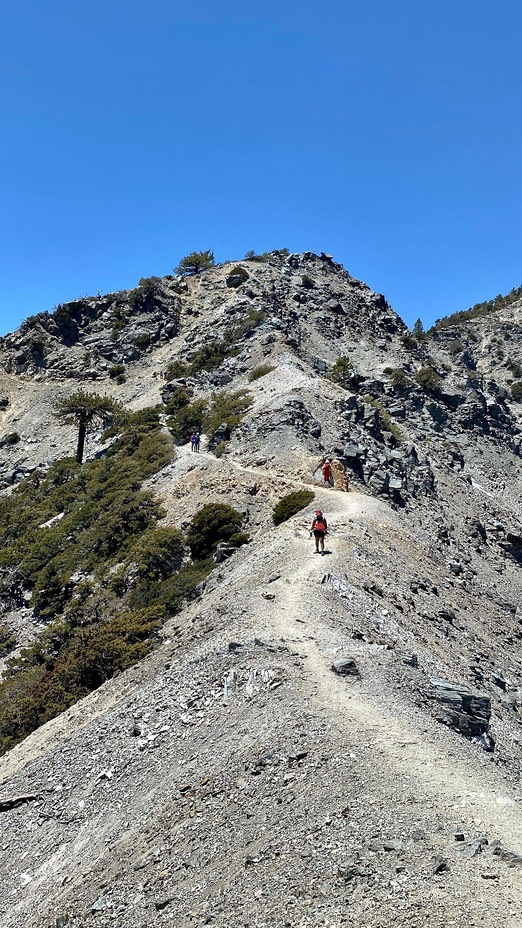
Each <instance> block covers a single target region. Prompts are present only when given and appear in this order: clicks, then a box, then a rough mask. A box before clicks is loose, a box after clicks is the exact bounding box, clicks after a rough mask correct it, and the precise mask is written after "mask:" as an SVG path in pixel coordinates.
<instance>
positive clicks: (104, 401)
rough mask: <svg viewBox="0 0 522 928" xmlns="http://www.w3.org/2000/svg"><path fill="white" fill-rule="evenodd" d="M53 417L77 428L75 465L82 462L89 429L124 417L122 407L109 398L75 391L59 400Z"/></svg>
mask: <svg viewBox="0 0 522 928" xmlns="http://www.w3.org/2000/svg"><path fill="white" fill-rule="evenodd" d="M54 415H55V416H56V418H57V419H59V420H60V421H61V422H63V423H65V424H66V425H75V426H77V428H78V442H77V446H76V463H77V464H81V463H82V462H83V452H84V449H85V437H86V435H87V432H88V431H89V429H91V428H93V427H94V426H96V425H103V424H105V423H107V424H109V423H110V422H114V421H116V420H118V419H122V418H123V416H124V411H123V407H122V406H121V404H120V403H117V402H116V400H113V399H111V397H110V396H100V395H99V394H98V393H86V392H85V391H84V390H77V391H76V393H71V395H70V396H68V397H67V398H66V399H64V400H60V401H59V402H58V403H57V405H56V407H55V409H54Z"/></svg>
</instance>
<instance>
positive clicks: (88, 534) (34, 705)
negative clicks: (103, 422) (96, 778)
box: [0, 409, 242, 752]
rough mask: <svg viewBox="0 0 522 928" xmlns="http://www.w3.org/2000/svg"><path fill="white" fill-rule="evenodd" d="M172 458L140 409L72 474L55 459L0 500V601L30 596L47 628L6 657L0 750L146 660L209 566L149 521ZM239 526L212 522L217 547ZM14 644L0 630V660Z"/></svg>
mask: <svg viewBox="0 0 522 928" xmlns="http://www.w3.org/2000/svg"><path fill="white" fill-rule="evenodd" d="M171 457H172V440H171V439H170V438H169V436H168V435H167V434H165V432H164V431H163V430H162V428H161V424H160V421H159V415H158V413H157V411H155V410H153V409H145V410H142V411H140V412H138V413H134V414H131V415H130V416H129V417H128V418H127V421H126V422H125V424H124V425H123V427H122V431H121V434H120V435H119V436H117V437H116V439H115V441H114V443H113V444H112V445H111V447H110V448H109V449H108V451H107V452H106V453H105V455H104V456H103V457H101V458H100V459H98V460H96V461H91V462H88V463H87V464H85V465H84V466H83V467H80V465H79V464H77V462H76V461H74V460H73V459H71V458H63V459H61V460H59V461H57V462H56V463H55V464H53V465H52V466H51V467H50V468H49V470H48V471H47V473H45V474H42V473H41V472H39V471H35V472H34V473H33V474H31V476H30V477H28V478H27V479H26V480H25V481H23V482H22V483H20V484H19V485H18V486H17V487H16V488H15V489H14V491H13V493H12V494H11V495H10V496H8V497H5V498H3V499H1V500H0V598H1V599H3V601H4V602H9V601H10V599H13V601H18V600H19V599H20V597H21V596H22V595H23V594H24V593H26V592H31V593H32V605H33V606H34V608H35V610H36V612H37V614H40V615H41V616H43V617H45V618H46V619H47V621H48V622H49V625H48V627H47V628H46V630H45V632H44V633H43V634H42V635H40V636H39V637H38V638H37V639H36V640H35V641H34V642H33V643H32V644H31V645H30V646H29V647H28V648H25V649H23V650H22V652H21V653H20V654H19V655H18V656H17V657H13V658H10V659H8V664H7V670H6V674H5V678H4V680H3V681H2V683H1V684H0V752H1V751H5V750H8V749H9V748H11V747H12V746H13V745H15V744H16V743H17V742H18V741H21V740H22V739H23V738H24V737H26V735H28V734H29V733H30V732H31V731H33V730H34V729H35V728H37V727H38V726H39V725H41V724H43V723H44V722H46V721H48V720H49V719H50V718H53V716H55V715H57V714H58V713H60V712H62V711H63V710H64V709H66V708H68V707H69V706H71V705H72V704H73V703H74V702H76V700H77V699H80V698H81V697H82V696H85V695H86V694H87V693H88V692H90V691H91V690H92V689H95V688H96V687H97V686H100V685H101V684H102V683H103V682H104V681H105V680H107V679H109V678H110V677H111V676H113V675H114V673H117V672H119V671H121V670H125V669H126V668H127V667H129V666H131V665H132V664H133V663H135V662H136V661H137V660H140V659H141V658H142V657H143V656H145V655H146V654H147V653H148V652H149V651H150V650H151V648H152V647H153V646H154V642H155V640H156V637H157V634H158V632H159V629H160V627H161V625H162V623H163V622H164V621H165V618H166V617H167V616H169V615H173V614H175V613H176V612H178V611H179V610H180V608H181V607H182V604H183V601H184V600H185V599H186V598H188V597H190V596H192V595H194V590H195V588H196V587H197V586H198V584H200V583H201V581H202V580H203V579H204V578H205V576H206V575H207V574H208V572H209V571H210V570H211V569H212V567H213V563H212V560H209V559H208V558H206V557H205V556H204V554H203V553H202V552H201V556H199V555H198V561H197V562H196V563H194V564H190V563H186V562H185V561H184V559H186V557H187V555H188V550H187V547H186V543H185V541H184V540H183V536H182V533H181V531H180V530H179V529H178V528H175V527H173V526H160V525H158V520H159V519H160V518H161V517H162V515H163V513H162V510H161V506H160V505H159V503H158V502H157V501H156V500H155V499H154V497H153V496H152V494H151V493H149V492H148V491H144V490H142V489H141V485H142V483H143V481H144V480H146V479H147V478H148V477H150V476H151V475H152V474H153V473H155V472H156V471H157V470H159V469H160V468H162V467H164V466H165V464H167V463H168V461H169V460H170V459H171ZM233 512H235V511H233ZM203 521H204V522H206V517H204V519H203ZM241 521H242V517H241V514H239V513H238V514H236V515H235V517H234V519H233V521H232V522H231V523H230V526H231V528H230V531H227V530H219V526H218V528H217V529H216V530H217V534H218V537H219V540H221V539H222V538H223V537H229V536H230V535H231V534H236V535H237V533H238V529H239V527H240V525H241ZM195 524H196V527H197V524H198V523H197V520H196V523H195ZM227 524H228V523H227ZM196 547H197V543H196ZM15 644H16V642H15V641H14V638H13V636H12V635H10V634H9V631H8V630H7V629H6V628H5V627H1V628H0V653H4V654H5V653H8V652H9V651H10V650H12V648H13V647H14V646H15Z"/></svg>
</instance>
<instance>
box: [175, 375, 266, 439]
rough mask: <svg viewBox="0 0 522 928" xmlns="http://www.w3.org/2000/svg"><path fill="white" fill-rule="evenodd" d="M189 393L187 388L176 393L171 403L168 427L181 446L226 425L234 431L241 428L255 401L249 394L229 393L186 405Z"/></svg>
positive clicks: (216, 394) (222, 392)
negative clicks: (191, 438)
mask: <svg viewBox="0 0 522 928" xmlns="http://www.w3.org/2000/svg"><path fill="white" fill-rule="evenodd" d="M186 398H187V393H186V391H184V388H183V387H180V388H179V389H178V390H176V392H175V394H174V396H173V397H172V398H171V399H170V400H169V402H168V403H167V411H168V412H169V414H170V415H169V419H168V426H169V429H170V431H171V433H172V436H173V438H174V441H175V442H176V444H178V445H183V444H185V442H187V441H188V438H189V436H190V434H191V433H192V432H204V433H205V434H206V435H213V434H214V432H215V431H216V429H217V428H219V426H220V425H221V424H222V423H223V422H226V423H227V424H228V426H229V428H231V429H235V428H237V426H238V425H239V424H240V422H241V421H242V419H243V417H244V415H245V412H246V410H247V409H248V407H249V406H250V405H251V404H252V402H253V398H252V396H251V394H250V393H248V392H247V391H246V390H237V391H236V392H235V393H229V392H228V391H227V390H220V391H218V392H216V393H212V394H211V396H210V398H209V400H204V399H199V400H194V401H192V402H191V401H190V398H189V402H185V400H186Z"/></svg>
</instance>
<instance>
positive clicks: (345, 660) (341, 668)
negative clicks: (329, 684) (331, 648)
mask: <svg viewBox="0 0 522 928" xmlns="http://www.w3.org/2000/svg"><path fill="white" fill-rule="evenodd" d="M331 669H332V670H333V672H334V673H336V674H339V675H341V676H350V677H358V676H359V670H358V668H357V664H356V663H355V661H354V660H353V658H351V657H340V658H338V659H337V660H335V661H333V663H332V668H331Z"/></svg>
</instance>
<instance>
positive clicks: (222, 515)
mask: <svg viewBox="0 0 522 928" xmlns="http://www.w3.org/2000/svg"><path fill="white" fill-rule="evenodd" d="M242 523H243V516H242V515H241V513H240V512H238V511H237V510H236V509H233V508H232V506H228V505H227V504H226V503H207V505H206V506H203V508H202V509H200V510H199V512H197V513H196V515H195V516H194V518H193V519H192V521H191V523H190V525H189V528H188V531H187V535H186V542H187V544H188V546H189V548H190V553H191V555H192V557H193V559H194V560H196V561H202V560H204V559H205V558H207V557H209V556H211V555H212V554H213V553H214V551H215V550H216V548H217V546H218V544H219V543H220V542H222V541H228V540H229V539H230V538H231V537H232V536H233V535H237V534H238V532H239V529H240V528H241V525H242Z"/></svg>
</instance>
